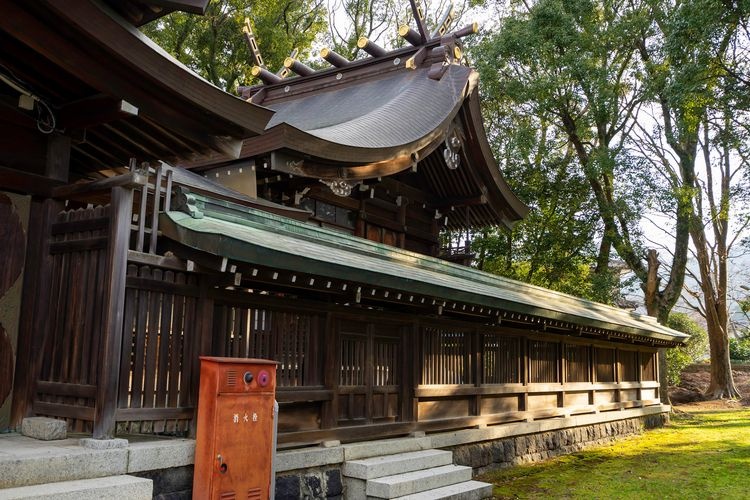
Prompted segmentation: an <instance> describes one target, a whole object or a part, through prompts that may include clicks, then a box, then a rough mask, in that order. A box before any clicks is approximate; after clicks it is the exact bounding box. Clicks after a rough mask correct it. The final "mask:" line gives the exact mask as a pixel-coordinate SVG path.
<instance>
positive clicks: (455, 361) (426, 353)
mask: <svg viewBox="0 0 750 500" xmlns="http://www.w3.org/2000/svg"><path fill="white" fill-rule="evenodd" d="M468 340H469V335H468V334H467V333H466V332H464V331H460V330H447V329H441V328H425V329H424V330H422V384H471V383H472V377H471V368H470V359H469V356H468V351H469V350H468V348H467V342H468Z"/></svg>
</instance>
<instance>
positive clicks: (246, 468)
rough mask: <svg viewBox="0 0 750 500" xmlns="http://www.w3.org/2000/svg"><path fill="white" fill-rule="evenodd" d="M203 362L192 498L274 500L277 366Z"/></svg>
mask: <svg viewBox="0 0 750 500" xmlns="http://www.w3.org/2000/svg"><path fill="white" fill-rule="evenodd" d="M200 359H201V375H200V394H199V396H198V427H197V430H196V441H195V471H194V475H193V498H196V499H215V498H217V499H222V500H228V499H234V498H237V499H240V498H241V499H243V500H245V499H248V500H255V499H258V500H266V499H268V498H271V495H272V494H273V486H274V478H273V477H272V476H273V457H274V453H275V448H276V423H275V413H276V412H278V410H276V412H275V411H274V406H275V401H274V396H275V391H276V362H275V361H268V360H264V359H237V358H216V357H206V356H201V358H200ZM276 408H278V407H276Z"/></svg>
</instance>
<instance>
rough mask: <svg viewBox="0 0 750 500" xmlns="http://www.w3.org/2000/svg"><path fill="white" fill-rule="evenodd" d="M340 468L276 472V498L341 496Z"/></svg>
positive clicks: (333, 497) (278, 499) (293, 498)
mask: <svg viewBox="0 0 750 500" xmlns="http://www.w3.org/2000/svg"><path fill="white" fill-rule="evenodd" d="M343 493H344V486H343V483H342V482H341V469H339V468H338V467H335V468H328V469H317V468H316V469H305V470H301V471H295V472H294V473H291V474H286V473H284V474H276V499H277V500H297V499H300V498H320V499H322V498H330V499H335V500H339V499H341V498H343Z"/></svg>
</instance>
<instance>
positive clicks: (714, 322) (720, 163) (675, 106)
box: [637, 0, 749, 398]
mask: <svg viewBox="0 0 750 500" xmlns="http://www.w3.org/2000/svg"><path fill="white" fill-rule="evenodd" d="M646 4H647V5H648V7H649V12H650V17H651V19H653V22H652V23H651V24H650V25H649V26H648V28H646V29H645V30H644V31H643V33H642V34H641V36H640V37H639V39H638V42H637V45H638V50H639V53H640V57H641V59H642V61H643V62H644V69H645V72H646V74H647V75H648V83H649V89H648V90H649V92H650V95H651V96H652V99H653V101H654V102H655V105H656V107H657V111H658V112H657V113H654V116H655V117H656V118H657V119H658V120H659V125H658V127H657V129H656V130H655V131H653V132H650V131H648V130H646V128H645V127H643V126H641V129H640V130H641V134H640V138H641V139H642V141H641V142H640V144H641V147H642V148H643V150H644V153H645V154H644V157H647V158H651V159H652V161H654V162H655V165H656V166H658V167H659V168H660V169H661V170H662V171H663V172H665V173H666V175H667V178H668V180H669V182H670V184H671V185H672V186H674V188H675V190H677V191H678V192H679V193H680V197H679V198H678V200H682V202H683V206H684V208H685V210H686V215H687V221H688V228H689V234H690V237H691V240H692V243H693V247H694V256H695V260H696V262H697V268H698V271H697V272H696V273H695V274H694V278H695V280H696V282H697V283H698V284H699V287H700V293H699V294H694V296H695V298H696V299H697V301H698V302H697V303H696V304H695V308H696V309H697V310H699V311H700V312H701V314H702V315H703V316H704V317H705V319H706V323H707V329H708V337H709V345H710V350H711V383H710V384H709V387H708V389H707V395H709V396H710V397H714V398H722V397H729V398H733V397H738V396H739V392H738V391H737V389H736V387H735V385H734V381H733V378H732V371H731V365H730V361H729V339H728V327H729V321H728V320H729V314H728V305H727V290H728V269H727V264H728V257H729V253H730V250H731V247H732V244H733V243H734V242H735V241H736V239H737V237H739V235H740V234H741V231H742V230H743V229H744V228H745V227H747V224H748V218H747V215H746V214H745V215H744V216H742V217H741V220H740V221H739V225H738V226H736V227H734V228H733V227H732V225H731V222H732V220H731V219H732V210H736V209H737V206H738V202H741V199H740V197H741V196H742V195H743V191H742V190H741V189H737V187H738V185H737V182H736V181H737V180H738V179H741V177H742V171H743V170H744V171H745V172H746V171H747V166H748V164H747V163H748V162H747V159H748V157H747V135H746V134H747V130H748V121H747V118H748V117H747V113H746V111H747V110H744V111H743V110H742V106H741V103H743V102H746V96H744V95H743V93H741V92H740V93H739V94H738V93H737V92H736V85H737V78H736V75H737V74H740V72H741V71H742V69H741V65H739V66H738V65H737V59H736V58H733V57H732V52H731V51H730V48H732V47H735V46H736V45H737V44H738V43H739V44H742V42H740V41H739V39H738V36H739V33H740V31H741V30H740V29H739V27H740V26H742V25H743V23H746V22H747V15H748V6H749V5H748V2H739V3H732V2H722V1H719V0H692V1H686V2H676V3H673V2H670V1H661V0H652V1H648V2H646ZM746 45H747V43H746ZM735 66H738V67H736V68H735V70H734V71H732V70H730V71H727V68H728V67H729V68H732V67H735ZM663 143H666V145H667V147H664V144H663ZM699 159H700V160H701V162H702V167H703V170H702V172H701V171H700V167H701V165H700V164H699V163H698V160H699ZM733 159H734V160H736V161H733ZM735 215H736V214H735Z"/></svg>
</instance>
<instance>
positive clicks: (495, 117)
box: [472, 58, 615, 303]
mask: <svg viewBox="0 0 750 500" xmlns="http://www.w3.org/2000/svg"><path fill="white" fill-rule="evenodd" d="M478 61H479V65H480V68H481V66H482V64H483V63H482V61H483V59H482V58H479V60H478ZM488 83H489V85H483V86H482V92H483V94H484V96H485V106H484V107H483V111H484V113H485V115H486V117H487V118H486V123H487V124H488V125H489V126H488V130H489V139H490V142H491V144H492V146H493V149H494V150H495V151H497V152H498V153H501V154H502V155H503V157H502V161H503V163H504V165H505V168H504V176H505V178H506V179H507V180H508V182H509V183H510V184H511V186H512V188H513V190H514V192H515V193H516V194H517V195H518V196H520V197H521V198H522V199H525V200H530V206H531V208H532V210H531V212H530V213H529V214H528V215H527V217H526V218H525V219H524V220H523V221H520V222H519V223H517V224H516V225H515V226H514V228H513V230H512V231H507V230H501V229H498V228H487V229H484V230H482V231H480V232H479V233H477V234H475V235H473V238H474V240H473V244H472V247H473V250H474V252H475V253H476V256H477V257H476V266H477V267H478V268H479V269H483V270H485V271H489V272H492V273H495V274H500V275H503V276H507V277H510V278H513V279H518V280H521V281H525V282H528V283H533V284H536V285H540V286H543V287H546V288H551V289H554V290H558V291H561V292H565V293H570V294H573V295H577V296H580V297H584V298H587V299H591V300H598V301H600V302H606V303H611V302H612V301H613V299H614V297H613V295H614V292H615V287H613V286H609V285H610V284H611V283H600V282H599V281H598V277H599V276H598V275H596V274H595V273H593V272H592V271H591V270H592V269H593V268H594V267H595V264H596V250H597V247H596V245H595V243H594V241H595V239H596V232H597V230H598V229H599V219H598V216H597V212H596V205H595V203H594V200H593V197H592V196H591V193H590V190H589V188H588V183H587V181H586V178H585V176H583V175H582V174H581V172H580V170H579V169H577V168H576V165H575V158H574V156H575V155H574V154H573V152H572V149H571V148H566V147H565V142H566V139H565V137H564V136H563V135H561V134H560V133H559V132H558V131H557V129H556V128H555V127H554V126H550V125H549V124H548V123H547V122H544V121H542V120H541V119H539V118H538V117H536V116H534V115H533V114H532V113H526V112H525V109H523V108H521V109H515V108H514V107H512V106H509V105H508V103H506V102H504V97H503V96H502V93H500V92H495V89H494V88H493V87H492V83H493V82H492V81H490V82H488ZM488 96H493V97H488ZM602 285H605V286H602Z"/></svg>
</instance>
